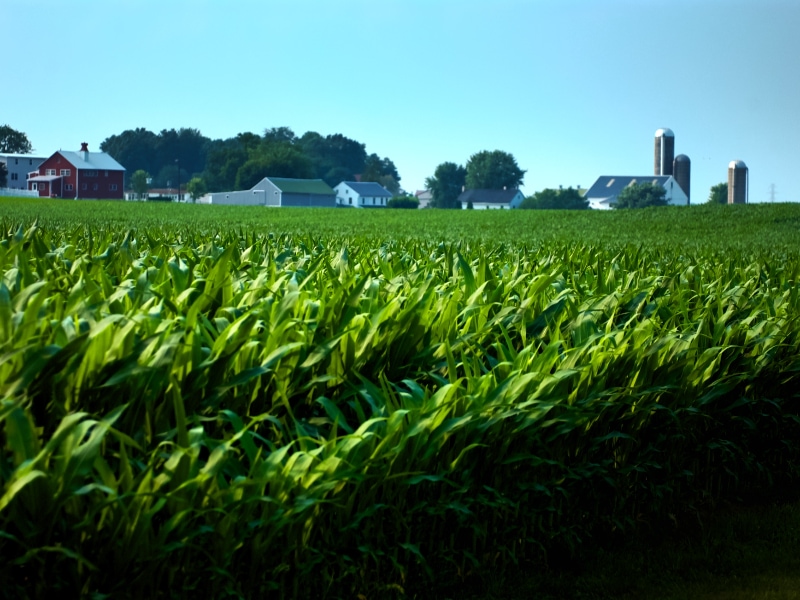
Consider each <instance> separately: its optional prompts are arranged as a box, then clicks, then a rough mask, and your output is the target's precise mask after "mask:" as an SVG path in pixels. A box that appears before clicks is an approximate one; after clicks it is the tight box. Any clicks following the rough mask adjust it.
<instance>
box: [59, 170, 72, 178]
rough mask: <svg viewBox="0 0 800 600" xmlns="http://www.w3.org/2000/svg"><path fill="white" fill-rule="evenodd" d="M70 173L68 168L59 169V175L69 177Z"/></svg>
mask: <svg viewBox="0 0 800 600" xmlns="http://www.w3.org/2000/svg"><path fill="white" fill-rule="evenodd" d="M70 175H71V171H70V170H69V169H61V176H62V177H69V176H70Z"/></svg>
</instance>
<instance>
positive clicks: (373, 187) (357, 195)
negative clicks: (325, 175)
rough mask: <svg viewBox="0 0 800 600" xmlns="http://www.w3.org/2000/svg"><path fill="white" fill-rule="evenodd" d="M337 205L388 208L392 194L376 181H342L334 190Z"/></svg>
mask: <svg viewBox="0 0 800 600" xmlns="http://www.w3.org/2000/svg"><path fill="white" fill-rule="evenodd" d="M333 189H334V190H335V191H336V205H337V206H346V207H353V208H386V205H387V204H388V203H389V200H390V199H391V198H392V193H391V192H390V191H389V190H387V189H386V188H385V187H383V186H382V185H381V184H380V183H375V182H374V181H342V182H341V183H339V184H338V185H337V186H336V187H334V188H333Z"/></svg>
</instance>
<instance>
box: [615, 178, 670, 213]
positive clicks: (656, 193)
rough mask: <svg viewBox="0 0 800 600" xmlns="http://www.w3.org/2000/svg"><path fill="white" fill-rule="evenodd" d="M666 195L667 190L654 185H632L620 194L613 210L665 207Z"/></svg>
mask: <svg viewBox="0 0 800 600" xmlns="http://www.w3.org/2000/svg"><path fill="white" fill-rule="evenodd" d="M666 194H667V190H665V189H664V188H663V187H662V186H660V185H658V184H656V183H649V182H648V183H634V184H633V185H629V186H628V187H626V188H625V189H624V190H622V192H620V194H619V196H617V203H616V204H615V205H614V208H647V207H648V206H666V205H667V199H666V197H665V196H666Z"/></svg>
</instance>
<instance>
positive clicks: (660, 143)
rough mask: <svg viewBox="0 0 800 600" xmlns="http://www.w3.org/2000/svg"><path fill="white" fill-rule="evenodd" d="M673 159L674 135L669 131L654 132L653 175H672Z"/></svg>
mask: <svg viewBox="0 0 800 600" xmlns="http://www.w3.org/2000/svg"><path fill="white" fill-rule="evenodd" d="M674 159H675V134H674V133H672V130H671V129H667V128H664V129H659V130H658V131H656V146H655V161H654V167H655V170H654V174H655V175H672V161H673V160H674Z"/></svg>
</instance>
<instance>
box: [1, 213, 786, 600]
mask: <svg viewBox="0 0 800 600" xmlns="http://www.w3.org/2000/svg"><path fill="white" fill-rule="evenodd" d="M0 273H1V274H2V277H1V278H0V397H2V404H0V559H2V563H1V564H2V566H0V590H3V591H2V592H0V593H2V594H5V595H6V596H7V597H14V598H43V597H52V596H54V595H56V594H58V593H59V592H62V593H63V594H64V597H91V598H98V599H99V598H117V597H125V598H142V599H144V598H188V597H193V598H194V597H199V598H262V597H263V598H287V599H288V598H365V599H366V598H368V599H373V598H393V597H397V598H400V597H423V595H424V592H428V591H430V590H432V589H435V587H436V586H437V585H440V584H443V583H452V582H458V581H464V580H467V579H468V578H469V577H471V576H473V575H475V574H477V573H480V572H485V571H486V570H487V569H490V570H493V571H495V572H502V571H504V570H507V569H511V568H513V567H514V565H517V564H520V563H521V562H522V561H530V560H539V559H541V560H546V557H547V556H548V553H550V552H553V551H555V550H559V551H564V549H567V551H569V549H572V548H576V547H579V546H580V545H581V544H582V543H584V542H587V541H590V540H597V539H603V538H604V537H607V536H610V535H618V534H620V533H625V532H629V531H634V530H636V529H637V528H640V527H643V526H645V524H647V523H648V522H651V521H653V520H657V519H663V518H666V516H667V515H669V516H670V518H674V516H675V515H680V514H685V513H689V514H690V513H692V512H693V511H697V510H700V509H701V508H707V507H709V506H713V505H714V504H715V503H717V502H719V501H721V500H724V499H732V498H739V497H743V496H746V495H748V494H753V493H759V494H769V493H772V492H773V491H774V492H775V493H778V492H779V491H785V490H787V489H794V488H795V487H796V486H797V485H798V483H800V318H799V317H800V297H799V296H798V280H800V206H794V205H774V206H772V205H771V206H753V205H750V206H731V207H727V206H714V207H707V206H702V207H691V208H664V209H650V210H639V211H615V212H608V213H596V212H595V213H593V212H590V211H581V212H575V213H572V212H569V211H561V212H559V211H492V212H483V211H434V210H430V211H428V210H422V211H401V210H384V211H355V210H353V211H348V210H302V209H297V210H291V209H273V210H269V209H266V210H265V209H263V208H260V207H213V206H192V205H157V206H153V205H149V204H144V203H110V202H108V203H106V202H88V201H87V202H75V201H50V200H31V199H0Z"/></svg>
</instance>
